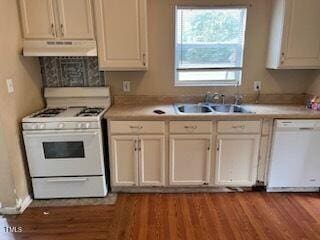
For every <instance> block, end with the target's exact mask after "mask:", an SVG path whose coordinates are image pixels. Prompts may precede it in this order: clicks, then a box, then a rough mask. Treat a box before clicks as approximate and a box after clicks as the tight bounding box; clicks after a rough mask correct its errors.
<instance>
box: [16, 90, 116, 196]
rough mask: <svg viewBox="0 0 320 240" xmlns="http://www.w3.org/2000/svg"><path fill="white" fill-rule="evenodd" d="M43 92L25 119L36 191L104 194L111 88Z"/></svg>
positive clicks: (26, 140)
mask: <svg viewBox="0 0 320 240" xmlns="http://www.w3.org/2000/svg"><path fill="white" fill-rule="evenodd" d="M45 98H46V102H47V108H46V109H43V110H41V111H39V112H36V113H33V114H31V115H29V116H27V117H25V118H24V119H23V120H22V126H23V137H24V142H25V148H26V153H27V158H28V165H29V170H30V175H31V177H32V185H33V192H34V197H35V198H36V199H50V198H72V197H102V196H105V195H106V194H107V181H106V175H108V174H107V173H108V161H107V160H108V152H107V143H106V137H105V136H106V133H107V127H106V121H105V120H104V118H103V115H104V114H105V112H106V111H107V109H108V108H109V107H110V104H111V103H110V91H109V88H106V87H103V88H48V89H45Z"/></svg>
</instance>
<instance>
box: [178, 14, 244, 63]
mask: <svg viewBox="0 0 320 240" xmlns="http://www.w3.org/2000/svg"><path fill="white" fill-rule="evenodd" d="M245 22H246V9H245V8H223V9H221V8H217V9H215V8H214V9H197V8H195V9H188V8H185V9H184V8H180V9H178V10H177V22H176V24H177V26H176V31H177V33H176V65H177V68H178V69H186V68H241V67H242V61H243V45H244V34H245Z"/></svg>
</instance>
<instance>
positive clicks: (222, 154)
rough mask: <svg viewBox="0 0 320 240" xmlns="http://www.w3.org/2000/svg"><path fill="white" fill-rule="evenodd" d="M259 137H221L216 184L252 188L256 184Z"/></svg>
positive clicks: (218, 146)
mask: <svg viewBox="0 0 320 240" xmlns="http://www.w3.org/2000/svg"><path fill="white" fill-rule="evenodd" d="M259 140H260V137H259V136H258V135H244V134H243V135H219V136H218V137H217V143H218V144H217V157H216V174H215V179H216V181H215V183H216V184H217V185H226V186H228V185H229V186H252V185H254V184H255V182H256V177H257V165H258V154H259V153H258V152H259Z"/></svg>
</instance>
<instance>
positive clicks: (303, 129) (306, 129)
mask: <svg viewBox="0 0 320 240" xmlns="http://www.w3.org/2000/svg"><path fill="white" fill-rule="evenodd" d="M312 130H314V128H312V127H301V128H299V131H312Z"/></svg>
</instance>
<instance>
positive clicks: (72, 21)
mask: <svg viewBox="0 0 320 240" xmlns="http://www.w3.org/2000/svg"><path fill="white" fill-rule="evenodd" d="M57 3H58V13H59V14H58V15H59V28H60V29H59V30H60V31H59V32H60V37H61V39H75V40H76V39H89V40H90V39H94V32H93V17H92V6H91V0H57Z"/></svg>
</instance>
